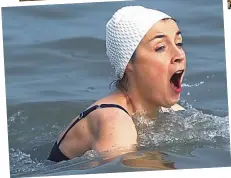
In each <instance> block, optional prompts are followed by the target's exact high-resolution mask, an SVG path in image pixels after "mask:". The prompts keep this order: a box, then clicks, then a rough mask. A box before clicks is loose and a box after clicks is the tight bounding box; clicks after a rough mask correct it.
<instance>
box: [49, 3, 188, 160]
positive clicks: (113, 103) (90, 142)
mask: <svg viewBox="0 0 231 178" xmlns="http://www.w3.org/2000/svg"><path fill="white" fill-rule="evenodd" d="M106 49H107V55H108V57H109V59H110V62H111V65H112V67H113V69H114V71H115V75H116V77H117V78H118V81H117V82H116V86H117V90H115V91H114V92H113V93H111V94H109V95H108V96H106V97H104V98H102V99H100V100H98V101H96V102H95V103H93V104H92V105H91V106H89V108H87V109H86V110H85V111H84V112H83V113H81V114H80V115H79V116H78V117H77V118H76V119H74V120H73V122H72V123H70V125H69V126H68V127H67V128H66V129H65V130H64V132H63V133H62V134H61V135H60V136H59V138H58V140H57V142H56V143H55V145H54V147H53V149H52V151H51V154H50V156H49V158H48V159H49V160H52V161H56V162H58V161H63V160H68V159H72V158H74V157H77V156H81V155H83V154H84V153H85V152H86V151H88V150H96V151H98V152H104V151H107V150H113V149H115V148H127V150H128V151H129V150H130V149H132V148H134V147H133V146H134V145H136V144H137V130H136V126H135V124H134V121H133V119H132V116H133V115H136V114H143V115H145V116H146V117H147V118H149V119H155V118H156V116H157V114H158V111H159V110H160V108H161V107H164V108H170V107H172V106H175V104H176V103H177V101H178V100H179V98H180V92H181V83H182V79H183V75H184V72H185V67H186V57H185V52H184V50H183V48H182V36H181V32H180V31H179V28H178V26H177V24H176V22H175V20H174V19H172V18H171V17H170V16H169V15H167V14H165V13H163V12H160V11H156V10H152V9H147V8H144V7H141V6H128V7H124V8H121V9H119V10H118V11H117V12H116V13H115V14H114V15H113V17H112V18H111V19H110V20H109V21H108V23H107V25H106ZM177 106H178V105H177ZM77 122H78V123H77ZM76 123H77V124H76Z"/></svg>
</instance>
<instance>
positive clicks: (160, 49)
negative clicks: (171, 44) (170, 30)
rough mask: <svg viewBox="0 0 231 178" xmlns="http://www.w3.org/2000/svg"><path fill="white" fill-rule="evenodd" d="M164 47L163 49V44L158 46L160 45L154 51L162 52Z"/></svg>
mask: <svg viewBox="0 0 231 178" xmlns="http://www.w3.org/2000/svg"><path fill="white" fill-rule="evenodd" d="M164 49H165V46H160V47H158V48H156V49H155V51H156V52H162V51H164Z"/></svg>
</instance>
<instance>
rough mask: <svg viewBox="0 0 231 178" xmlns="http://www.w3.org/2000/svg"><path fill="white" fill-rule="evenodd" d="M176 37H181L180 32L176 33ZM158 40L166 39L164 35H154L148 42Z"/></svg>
mask: <svg viewBox="0 0 231 178" xmlns="http://www.w3.org/2000/svg"><path fill="white" fill-rule="evenodd" d="M176 35H181V31H178V32H176ZM158 38H166V35H156V36H154V37H153V38H151V39H150V40H149V42H150V41H152V40H155V39H158Z"/></svg>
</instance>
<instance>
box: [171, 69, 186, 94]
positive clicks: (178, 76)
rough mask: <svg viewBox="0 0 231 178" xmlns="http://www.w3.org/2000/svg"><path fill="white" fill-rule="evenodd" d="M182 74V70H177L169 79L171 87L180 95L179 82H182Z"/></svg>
mask: <svg viewBox="0 0 231 178" xmlns="http://www.w3.org/2000/svg"><path fill="white" fill-rule="evenodd" d="M183 73H184V70H178V71H176V72H175V73H174V74H173V75H172V77H171V78H170V84H171V87H172V89H173V90H174V91H176V92H177V93H180V92H181V90H182V88H181V82H182V75H183Z"/></svg>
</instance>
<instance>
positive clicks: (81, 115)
mask: <svg viewBox="0 0 231 178" xmlns="http://www.w3.org/2000/svg"><path fill="white" fill-rule="evenodd" d="M109 107H115V108H119V109H122V110H123V111H124V112H126V113H127V114H128V115H129V113H128V111H126V110H125V109H124V108H123V107H122V106H120V105H117V104H101V105H94V106H92V107H90V108H89V109H87V110H85V111H83V112H82V113H80V114H79V116H78V117H77V119H76V120H75V121H74V122H73V123H72V124H71V126H70V127H69V128H68V129H67V131H66V132H65V133H64V135H63V136H62V138H61V139H60V141H59V143H57V145H58V147H59V145H60V143H61V142H62V141H63V139H64V137H65V136H66V135H67V133H68V132H69V131H70V129H71V128H72V127H74V125H75V124H76V123H77V122H79V121H80V120H81V119H83V118H84V117H86V116H87V115H88V114H90V113H91V112H92V111H94V110H96V109H99V108H109Z"/></svg>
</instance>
